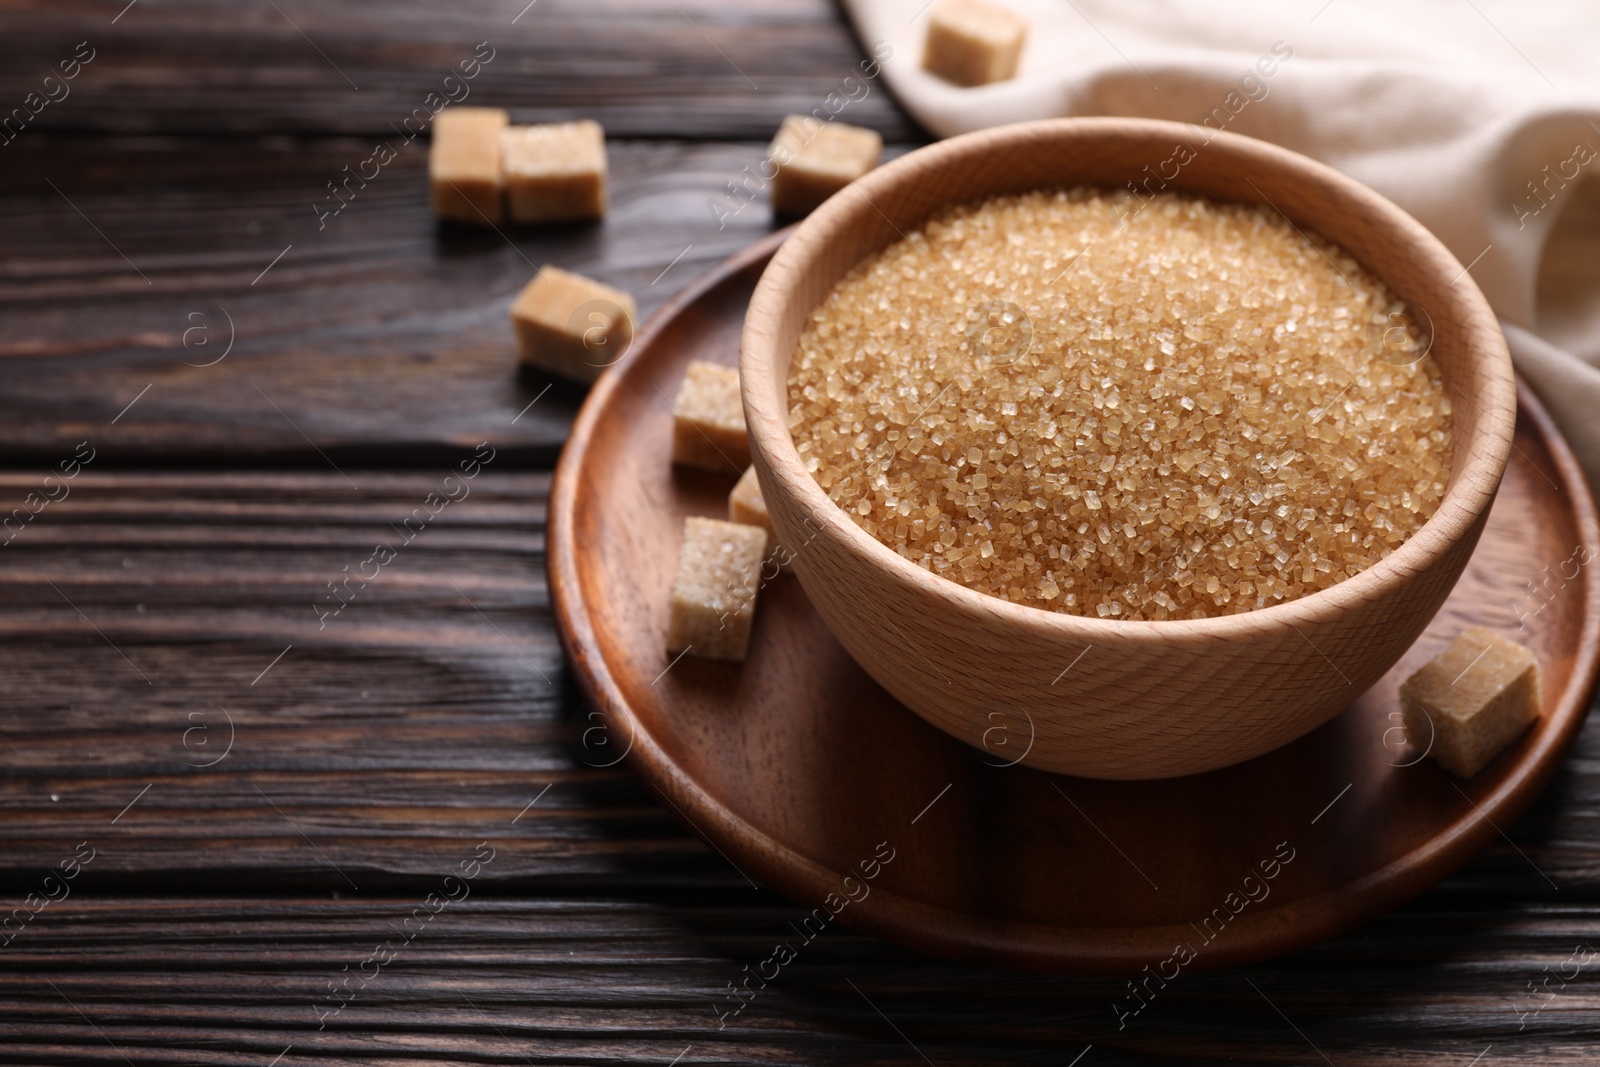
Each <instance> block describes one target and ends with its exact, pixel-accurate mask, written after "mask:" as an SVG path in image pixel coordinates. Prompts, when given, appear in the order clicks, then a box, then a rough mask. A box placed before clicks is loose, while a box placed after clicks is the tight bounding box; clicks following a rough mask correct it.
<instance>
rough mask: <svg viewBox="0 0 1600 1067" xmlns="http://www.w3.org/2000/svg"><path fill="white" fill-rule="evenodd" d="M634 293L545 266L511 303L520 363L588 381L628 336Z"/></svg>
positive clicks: (614, 358)
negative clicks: (632, 294)
mask: <svg viewBox="0 0 1600 1067" xmlns="http://www.w3.org/2000/svg"><path fill="white" fill-rule="evenodd" d="M635 310H636V309H635V308H634V303H633V297H631V296H629V295H628V294H627V293H624V292H622V291H621V290H620V289H613V288H611V287H610V286H609V285H601V284H600V283H599V282H597V281H592V280H590V279H588V278H585V277H583V276H582V275H580V274H570V273H568V272H567V271H564V270H559V269H557V268H555V267H550V266H546V267H543V268H541V269H540V271H539V273H538V275H537V276H536V277H535V278H534V279H533V281H531V282H529V283H528V285H527V287H526V288H524V289H523V290H522V293H521V295H519V296H518V297H517V299H516V302H515V303H514V304H512V305H511V325H512V327H513V328H514V329H515V330H516V331H517V348H518V350H519V351H520V353H521V356H522V362H523V363H526V364H529V365H531V366H535V367H540V368H543V369H544V370H548V371H553V372H554V373H556V374H561V375H565V376H566V377H568V378H576V379H577V380H579V381H584V382H592V381H594V380H595V379H596V378H598V377H600V372H601V371H603V370H605V369H606V368H607V367H609V366H611V364H613V363H615V362H616V361H617V360H619V359H621V358H622V356H623V353H625V352H626V351H627V350H628V343H629V342H630V341H632V340H633V319H634V315H635Z"/></svg>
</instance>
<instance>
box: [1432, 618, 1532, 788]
mask: <svg viewBox="0 0 1600 1067" xmlns="http://www.w3.org/2000/svg"><path fill="white" fill-rule="evenodd" d="M1543 703H1544V689H1543V684H1542V681H1541V679H1540V675H1539V661H1538V659H1536V658H1535V657H1534V654H1533V653H1532V652H1530V651H1528V649H1526V648H1524V647H1523V646H1521V645H1519V644H1517V643H1516V642H1515V641H1511V640H1508V639H1507V638H1504V637H1501V636H1500V635H1499V634H1497V633H1495V632H1494V631H1492V630H1486V629H1484V628H1483V627H1481V626H1473V627H1469V628H1468V629H1466V630H1463V631H1462V632H1461V634H1460V635H1459V636H1457V637H1456V639H1455V640H1454V641H1452V642H1451V643H1450V647H1449V648H1446V649H1445V650H1444V651H1443V652H1441V653H1440V654H1439V655H1437V656H1435V657H1434V658H1433V659H1431V660H1429V661H1428V662H1427V663H1426V664H1424V665H1423V667H1422V668H1421V669H1420V670H1418V671H1417V672H1416V673H1415V674H1413V675H1412V676H1411V677H1410V678H1407V679H1406V680H1405V682H1404V683H1403V684H1402V685H1401V686H1400V706H1401V709H1402V711H1403V713H1404V716H1405V725H1406V736H1407V738H1408V739H1409V740H1410V741H1411V742H1412V743H1413V744H1419V745H1422V744H1429V739H1431V747H1430V748H1429V750H1428V754H1429V755H1431V756H1432V757H1433V758H1434V759H1435V760H1437V761H1438V762H1439V763H1440V764H1441V765H1443V766H1444V767H1445V768H1446V769H1447V770H1450V771H1453V772H1454V773H1456V774H1458V775H1460V776H1461V777H1463V778H1471V777H1472V776H1473V775H1475V774H1477V773H1478V772H1479V771H1481V770H1483V768H1484V767H1485V766H1487V765H1488V763H1489V761H1490V760H1492V759H1494V758H1495V756H1497V755H1499V754H1500V750H1501V749H1503V748H1505V747H1506V746H1507V745H1508V744H1510V743H1511V742H1512V741H1513V740H1515V739H1516V738H1517V737H1518V736H1519V735H1520V734H1521V733H1522V732H1523V731H1524V730H1526V729H1527V728H1528V724H1529V723H1531V722H1532V721H1533V720H1534V719H1537V718H1538V717H1539V713H1540V711H1541V710H1542V709H1543Z"/></svg>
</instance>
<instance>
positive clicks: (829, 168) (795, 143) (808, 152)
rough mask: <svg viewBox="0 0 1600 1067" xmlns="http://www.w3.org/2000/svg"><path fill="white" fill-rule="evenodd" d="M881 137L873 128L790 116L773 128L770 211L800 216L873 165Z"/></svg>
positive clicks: (809, 117) (770, 153) (876, 161)
mask: <svg viewBox="0 0 1600 1067" xmlns="http://www.w3.org/2000/svg"><path fill="white" fill-rule="evenodd" d="M882 151H883V138H882V137H880V136H878V134H877V133H876V132H875V131H873V130H864V129H861V128H860V127H858V126H846V125H844V124H843V123H838V122H829V123H823V122H822V121H820V120H818V119H816V118H813V117H812V116H810V115H790V116H789V117H788V118H786V119H784V120H783V125H782V126H780V127H778V135H777V136H776V137H775V138H773V141H772V147H771V150H770V151H769V153H768V155H769V158H770V159H771V160H772V165H773V167H775V168H776V170H777V174H776V175H774V177H773V179H772V209H773V210H774V211H776V212H777V213H778V214H780V215H804V214H807V213H809V212H810V211H811V210H812V209H814V208H815V207H817V205H819V204H821V203H822V202H823V201H824V200H826V199H828V197H830V196H832V195H833V194H834V193H837V192H838V191H839V190H840V189H843V188H844V187H845V186H847V185H849V184H850V183H851V182H853V181H855V180H856V179H857V178H859V177H861V176H862V175H863V174H865V173H867V171H869V170H871V169H872V168H873V167H876V166H877V165H878V156H879V155H880V154H881V153H882Z"/></svg>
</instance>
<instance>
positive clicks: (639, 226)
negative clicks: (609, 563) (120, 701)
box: [0, 139, 772, 469]
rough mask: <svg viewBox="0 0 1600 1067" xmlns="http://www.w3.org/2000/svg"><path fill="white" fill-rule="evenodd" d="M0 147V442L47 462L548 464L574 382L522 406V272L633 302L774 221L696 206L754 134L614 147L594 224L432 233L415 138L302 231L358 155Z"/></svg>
mask: <svg viewBox="0 0 1600 1067" xmlns="http://www.w3.org/2000/svg"><path fill="white" fill-rule="evenodd" d="M7 151H8V152H10V153H12V154H10V155H8V156H7V158H6V167H5V168H4V169H3V171H0V204H3V205H4V206H3V209H0V210H3V211H4V213H5V214H6V216H7V218H8V219H10V220H11V221H10V222H8V233H9V240H10V241H11V242H12V244H11V248H13V249H15V251H14V252H13V254H12V255H10V256H9V257H7V259H6V261H5V262H4V264H3V265H0V279H3V282H0V314H3V315H4V316H5V321H6V323H7V325H8V328H7V330H6V335H5V336H4V337H3V338H0V366H3V368H4V372H5V377H4V382H3V385H0V415H3V417H0V450H3V451H4V452H5V453H7V454H10V455H12V456H13V457H16V456H27V457H30V458H37V459H40V460H42V461H45V462H50V463H53V462H54V461H55V460H56V459H57V458H64V457H66V456H68V455H70V454H71V452H72V449H73V446H74V445H75V444H76V443H77V442H79V441H82V440H84V439H85V438H92V439H93V443H94V445H95V446H96V447H98V448H99V449H100V450H101V453H102V455H103V458H104V462H106V463H109V464H127V463H130V462H132V463H136V462H138V461H139V460H141V459H148V458H152V457H154V458H159V459H162V460H163V461H170V460H172V459H174V458H178V459H184V460H188V461H190V462H193V461H196V460H198V461H200V462H222V461H228V460H236V459H238V458H240V457H258V458H259V457H263V456H286V455H287V456H294V457H296V462H298V461H299V459H298V457H301V456H305V455H307V454H309V455H311V456H312V457H313V458H315V453H314V452H313V451H312V450H311V449H310V448H309V447H308V445H307V440H308V438H309V439H310V441H311V442H313V443H314V444H315V445H316V447H318V448H321V449H322V450H323V451H324V452H326V453H327V454H328V455H330V456H332V457H334V458H335V459H336V460H340V461H343V460H345V459H356V460H361V461H365V462H367V463H369V464H370V463H379V464H390V463H394V462H397V461H398V462H417V461H420V460H424V459H426V460H428V461H439V460H443V459H445V458H447V457H448V456H450V455H453V454H454V453H455V452H456V451H458V450H459V449H460V448H461V447H462V446H464V445H467V444H475V443H477V442H478V441H482V440H489V441H492V442H493V443H494V444H495V445H496V446H497V447H500V448H505V449H510V450H513V451H515V452H519V453H521V455H522V458H523V459H525V460H528V461H532V462H537V463H542V464H544V465H546V466H548V465H549V464H550V463H552V462H553V460H554V457H555V453H556V450H557V449H558V448H559V447H560V444H561V441H562V439H563V437H564V435H565V433H566V429H567V426H568V425H569V424H570V422H571V420H572V417H573V415H574V414H575V413H576V411H577V405H578V403H579V402H581V400H582V396H583V393H582V390H581V388H576V387H572V386H569V385H567V384H566V383H558V384H556V385H555V387H554V388H553V389H552V390H551V392H550V394H549V395H548V396H546V397H545V398H544V399H543V400H542V401H541V402H540V403H539V404H538V405H536V406H535V407H533V408H532V409H531V410H528V411H527V412H526V414H523V415H522V416H521V417H520V418H518V415H519V413H521V412H523V409H524V408H526V407H527V405H528V403H529V402H530V401H532V400H533V399H534V398H535V397H537V396H539V395H540V394H541V392H542V391H543V390H544V388H545V387H546V386H548V385H551V384H552V382H553V381H554V379H552V378H551V377H549V376H548V375H543V374H539V373H527V374H523V375H520V376H519V374H518V370H517V359H516V344H515V341H514V339H513V336H512V332H511V325H510V319H509V310H510V306H511V301H512V299H513V298H514V297H515V295H516V294H517V292H519V291H520V290H521V288H522V287H523V286H524V285H526V284H527V283H528V281H529V280H530V279H531V278H532V277H533V275H534V274H535V273H536V271H537V269H538V267H539V266H541V265H543V264H544V263H546V262H551V263H556V264H558V265H560V266H564V267H567V268H569V269H572V270H576V271H578V272H580V273H585V274H589V275H592V276H594V277H597V278H598V279H600V280H602V281H604V282H606V283H608V284H611V285H614V286H617V287H619V288H623V289H626V290H628V291H629V292H631V293H633V294H634V295H635V296H636V298H637V299H638V301H639V303H640V307H641V312H642V313H643V314H648V313H649V312H650V311H652V310H654V309H655V307H657V306H658V305H659V304H660V303H661V302H662V301H663V300H665V299H666V297H667V296H668V295H670V293H671V292H673V291H674V290H675V289H676V288H677V287H678V286H679V285H681V284H682V283H683V282H685V281H687V280H688V279H689V278H691V277H693V276H694V274H695V273H696V272H697V271H698V270H700V269H703V268H704V267H705V266H706V265H707V264H708V263H711V262H715V261H716V260H718V259H721V258H722V257H723V256H726V255H728V254H730V253H731V252H733V251H734V250H735V249H737V248H739V247H741V246H743V245H744V244H747V243H748V242H749V241H751V240H754V239H755V238H757V237H759V236H761V235H763V234H765V233H766V232H767V231H768V230H769V229H770V227H771V225H772V220H771V214H770V211H769V209H768V208H767V206H766V204H765V203H764V202H757V203H752V204H749V205H747V206H745V207H744V208H743V209H742V210H740V211H738V212H737V213H728V214H725V215H724V216H722V221H723V225H722V227H721V228H720V229H719V228H718V221H719V217H718V216H717V215H714V214H713V213H712V212H711V211H710V210H708V208H707V206H706V205H707V202H708V200H710V199H711V198H713V197H715V196H717V195H718V191H719V189H720V188H721V186H722V185H723V184H724V183H725V182H727V181H728V180H729V179H730V178H731V177H733V176H735V175H737V174H738V173H739V169H740V167H742V166H745V165H747V164H749V165H753V164H754V162H755V161H757V160H759V158H760V154H761V151H762V148H761V146H760V145H756V144H749V145H707V146H702V145H694V144H686V143H675V142H661V143H640V142H633V143H626V144H613V145H612V146H611V166H612V175H611V182H612V197H613V206H612V210H611V215H610V217H609V219H608V220H607V221H606V222H604V223H601V224H599V225H591V226H570V227H559V228H556V229H553V230H552V229H543V230H540V229H528V230H505V231H503V235H502V234H497V233H494V232H490V231H476V230H466V229H458V228H455V227H447V226H438V225H436V224H435V222H434V220H433V218H432V216H431V214H430V212H429V208H428V193H427V177H426V166H427V160H426V155H425V149H424V148H423V147H422V146H421V145H420V144H418V145H413V146H412V147H411V148H409V149H407V150H406V151H405V152H403V153H402V154H401V155H400V156H399V158H397V159H396V160H395V162H393V163H392V164H390V166H389V167H387V168H385V170H384V171H383V173H382V174H381V175H380V176H379V178H377V179H375V180H374V181H372V182H370V183H369V184H368V186H367V188H366V189H363V190H361V191H360V192H359V194H358V195H357V197H356V198H355V199H354V200H352V201H351V202H350V203H349V204H347V205H346V206H345V207H344V208H343V210H342V211H341V212H340V214H339V215H337V216H335V217H332V218H329V219H326V220H325V222H326V225H325V227H324V228H323V229H321V230H320V231H319V229H318V225H319V221H318V217H317V215H316V214H315V213H314V212H313V211H312V205H313V204H321V203H323V202H324V200H325V198H326V196H327V193H326V190H325V189H324V188H323V183H324V182H326V181H327V180H328V179H330V178H332V177H335V176H337V175H339V173H340V170H341V168H342V167H344V166H346V165H349V164H351V163H354V162H357V161H359V160H361V159H363V158H365V157H366V156H367V155H368V154H369V153H370V152H371V144H370V142H367V141H361V140H355V139H348V140H346V139H330V140H326V141H317V142H314V143H311V144H304V143H294V142H284V143H280V144H276V145H275V144H273V143H270V142H262V141H238V142H231V143H225V144H223V145H211V146H208V147H207V148H205V149H201V148H199V147H198V146H195V145H188V144H184V143H174V142H171V141H156V140H148V139H137V140H133V139H121V140H114V141H70V142H65V143H59V142H50V141H36V142H34V143H33V144H32V145H27V144H24V142H22V141H20V140H19V141H18V142H17V144H16V145H14V146H12V147H11V148H9V149H7ZM52 182H53V183H54V184H55V185H56V186H57V189H52V188H51V184H50V183H52ZM69 198H70V203H69V202H68V200H69ZM75 209H76V210H75ZM724 210H725V211H728V210H729V209H726V208H725V209H724ZM78 211H81V212H82V213H83V214H82V215H79V214H78V213H77V212H78ZM286 248H287V249H288V251H287V253H286V254H284V255H283V256H282V258H281V259H279V260H278V261H277V263H276V265H272V266H271V269H270V270H267V268H268V267H269V265H271V264H272V263H273V260H274V258H275V257H277V256H278V255H279V253H284V252H285V249H286ZM124 256H125V257H126V259H125V258H123V257H124ZM263 271H265V272H266V273H265V274H264V275H263ZM145 279H148V280H149V284H146V281H145ZM85 306H88V307H89V308H91V309H92V310H91V311H89V312H88V313H85V311H84V308H85ZM230 337H231V338H233V342H234V343H233V346H232V349H231V350H229V349H228V341H229V339H230ZM225 351H226V352H227V356H226V358H222V359H221V362H217V363H215V364H214V365H207V364H211V363H212V362H213V361H215V360H218V359H219V358H220V357H222V356H223V353H224V352H225ZM379 383H381V385H380V384H379ZM146 386H149V387H150V388H149V392H148V393H144V394H143V395H141V393H142V392H143V390H144V389H145V387H146ZM135 398H138V402H137V403H134V404H133V406H132V407H131V408H129V407H128V405H129V404H130V403H131V402H133V401H134V400H135ZM124 408H128V410H127V411H126V412H125V413H124V414H122V416H121V417H120V419H119V418H118V413H119V412H122V411H123V409H124ZM113 419H117V422H116V424H115V425H114V426H113V425H111V422H112V420H113ZM319 462H320V461H319ZM324 469H326V467H324Z"/></svg>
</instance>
